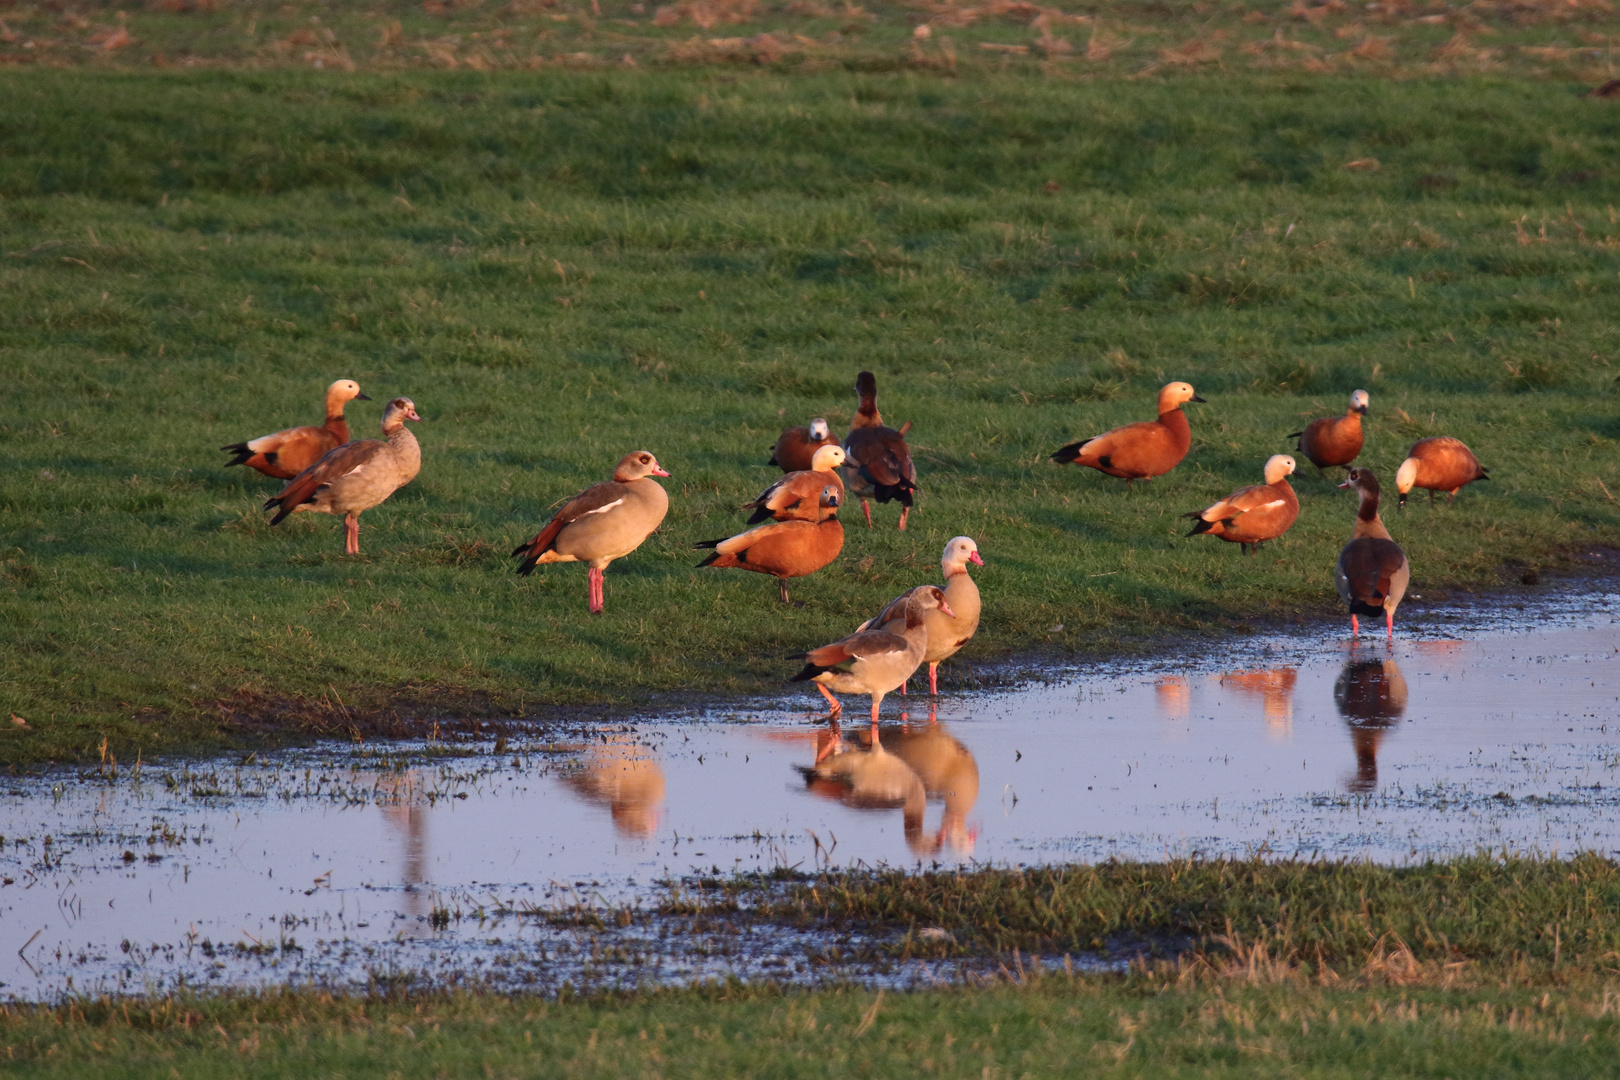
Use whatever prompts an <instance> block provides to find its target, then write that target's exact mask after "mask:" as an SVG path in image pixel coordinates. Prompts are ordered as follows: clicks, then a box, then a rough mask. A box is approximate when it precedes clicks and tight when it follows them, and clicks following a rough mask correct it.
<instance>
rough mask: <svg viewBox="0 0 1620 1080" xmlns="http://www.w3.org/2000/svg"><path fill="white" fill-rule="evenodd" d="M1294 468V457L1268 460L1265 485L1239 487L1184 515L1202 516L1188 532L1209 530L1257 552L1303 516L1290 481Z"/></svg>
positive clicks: (1195, 534) (1244, 552) (1246, 553)
mask: <svg viewBox="0 0 1620 1080" xmlns="http://www.w3.org/2000/svg"><path fill="white" fill-rule="evenodd" d="M1293 471H1294V459H1293V458H1291V457H1289V456H1288V455H1287V454H1273V455H1272V456H1271V459H1270V460H1268V461H1267V462H1266V474H1265V475H1266V482H1265V483H1264V484H1255V485H1253V486H1251V487H1246V488H1238V489H1237V490H1236V491H1234V492H1232V494H1230V495H1228V496H1227V497H1226V498H1224V499H1222V500H1221V501H1220V502H1218V503H1216V504H1215V505H1214V506H1211V507H1209V508H1207V509H1204V510H1195V511H1193V512H1192V513H1190V514H1183V515H1182V516H1183V517H1190V518H1197V519H1198V520H1197V521H1196V522H1194V523H1193V527H1192V532H1190V533H1188V534H1187V535H1188V536H1197V535H1199V534H1200V533H1208V534H1209V535H1210V536H1218V537H1220V538H1221V539H1222V540H1225V541H1228V542H1229V543H1233V544H1237V545H1239V549H1240V550H1241V551H1242V552H1243V554H1245V555H1252V554H1254V552H1255V549H1257V548H1258V547H1259V546H1260V545H1261V544H1263V543H1265V542H1266V541H1267V540H1275V539H1277V537H1279V536H1281V535H1282V534H1283V533H1285V532H1287V531H1288V530H1289V529H1291V528H1293V525H1294V522H1295V520H1296V519H1298V517H1299V496H1298V495H1296V494H1294V488H1293V485H1292V484H1290V483H1289V482H1288V476H1289V474H1290V473H1292V472H1293Z"/></svg>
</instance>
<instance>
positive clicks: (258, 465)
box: [220, 379, 371, 480]
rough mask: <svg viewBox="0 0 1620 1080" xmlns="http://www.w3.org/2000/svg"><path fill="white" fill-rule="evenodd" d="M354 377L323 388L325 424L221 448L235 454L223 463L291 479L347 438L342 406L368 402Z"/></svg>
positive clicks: (260, 437)
mask: <svg viewBox="0 0 1620 1080" xmlns="http://www.w3.org/2000/svg"><path fill="white" fill-rule="evenodd" d="M370 400H371V399H370V398H368V397H366V395H364V394H362V393H361V392H360V384H359V383H357V382H355V381H354V380H353V379H339V380H338V381H337V382H335V383H333V384H332V385H331V386H328V387H327V388H326V423H324V424H311V425H309V426H307V427H292V428H287V429H285V430H283V431H278V432H275V433H274V434H272V435H261V436H259V437H258V438H257V439H249V440H248V441H247V442H239V443H230V444H229V445H227V446H222V447H220V449H221V450H228V451H230V452H231V453H232V454H235V455H236V456H235V457H233V458H232V459H231V460H230V461H227V462H226V463H225V467H226V468H227V469H228V468H230V467H231V466H232V465H246V466H247V467H248V468H250V469H257V470H258V471H259V472H262V473H263V474H264V475H266V476H273V477H275V478H276V479H278V480H291V479H292V478H293V477H295V476H297V475H298V474H299V473H301V472H303V471H304V470H305V469H307V468H309V467H310V466H311V465H313V464H315V463H316V462H317V461H319V460H321V458H322V457H323V456H324V455H325V454H326V453H327V451H329V450H331V449H332V448H334V447H337V446H342V445H343V444H344V443H346V442H348V441H349V422H348V421H347V420H345V419H344V418H343V406H344V405H346V404H348V403H349V402H351V401H370Z"/></svg>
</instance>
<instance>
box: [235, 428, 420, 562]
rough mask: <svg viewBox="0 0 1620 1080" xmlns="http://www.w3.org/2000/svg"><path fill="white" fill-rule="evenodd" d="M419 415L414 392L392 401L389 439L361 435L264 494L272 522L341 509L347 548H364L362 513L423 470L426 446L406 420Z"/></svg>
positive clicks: (357, 551) (355, 552)
mask: <svg viewBox="0 0 1620 1080" xmlns="http://www.w3.org/2000/svg"><path fill="white" fill-rule="evenodd" d="M420 419H422V418H421V417H420V416H417V415H416V405H415V404H414V403H413V402H412V401H411V399H410V398H406V397H399V398H395V399H394V400H393V401H390V402H389V403H388V405H387V407H386V408H384V409H383V417H382V430H383V435H384V436H386V439H387V441H384V440H382V439H359V440H356V441H355V442H351V443H344V444H343V445H342V446H337V447H334V448H332V449H331V450H328V451H327V452H326V454H325V455H324V456H323V457H322V458H321V459H320V460H319V461H317V462H316V463H315V464H313V465H311V466H310V467H309V468H307V469H305V470H304V471H303V472H301V473H299V474H298V475H297V476H295V477H293V478H292V480H291V481H289V482H288V484H287V486H286V487H284V488H282V489H281V490H280V491H279V492H277V493H276V494H275V495H272V496H271V497H270V498H268V499H266V500H265V503H264V508H265V509H266V510H269V509H272V508H274V509H275V511H276V516H275V517H273V518H271V519H270V524H272V525H280V524H281V522H282V520H283V519H285V518H286V516H287V515H288V514H297V513H302V512H304V511H306V510H312V511H314V512H316V513H318V514H333V515H342V517H343V532H344V545H343V550H344V551H345V552H347V553H348V554H350V555H358V554H360V515H361V514H362V513H364V512H365V511H367V510H370V509H371V508H372V507H373V506H378V505H380V504H381V503H383V502H384V501H386V500H387V498H388V497H389V496H390V495H392V494H393V493H394V492H396V491H398V490H399V489H400V488H402V487H404V486H405V485H406V484H408V483H410V482H411V481H412V480H414V479H416V474H417V473H418V472H420V471H421V468H422V448H421V446H420V445H418V444H417V441H416V436H415V435H412V434H411V432H410V429H409V428H407V427H406V426H405V421H407V420H420Z"/></svg>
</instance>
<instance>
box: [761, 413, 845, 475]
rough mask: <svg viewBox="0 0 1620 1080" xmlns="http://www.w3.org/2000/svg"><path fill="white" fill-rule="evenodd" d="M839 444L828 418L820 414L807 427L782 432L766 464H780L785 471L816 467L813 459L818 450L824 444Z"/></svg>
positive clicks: (800, 470) (802, 470) (799, 470)
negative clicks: (812, 462) (833, 435)
mask: <svg viewBox="0 0 1620 1080" xmlns="http://www.w3.org/2000/svg"><path fill="white" fill-rule="evenodd" d="M837 445H838V440H837V439H835V438H833V437H832V428H831V427H829V426H828V425H827V418H826V417H824V416H818V417H816V418H815V419H814V420H812V421H810V423H809V425H808V426H807V427H790V428H788V429H787V430H786V431H784V432H782V436H781V438H779V439H777V440H776V446H775V447H773V448H772V449H771V460H769V461H767V462H766V463H765V464H767V465H776V466H779V467H780V468H781V470H782V471H783V472H804V471H805V470H807V469H813V468H815V466H814V465H813V464H811V460H812V459H813V458H814V457H815V453H816V451H817V450H819V449H821V448H822V447H823V446H837Z"/></svg>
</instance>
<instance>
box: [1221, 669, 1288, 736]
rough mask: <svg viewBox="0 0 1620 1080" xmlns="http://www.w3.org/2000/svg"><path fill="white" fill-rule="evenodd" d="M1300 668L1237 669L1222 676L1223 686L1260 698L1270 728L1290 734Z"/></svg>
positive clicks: (1275, 734)
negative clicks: (1295, 688)
mask: <svg viewBox="0 0 1620 1080" xmlns="http://www.w3.org/2000/svg"><path fill="white" fill-rule="evenodd" d="M1298 681H1299V670H1298V669H1297V668H1291V667H1280V668H1267V669H1265V670H1263V671H1233V672H1228V673H1227V674H1224V675H1222V676H1221V677H1220V683H1221V686H1222V688H1223V689H1229V690H1236V691H1238V692H1239V693H1243V694H1251V695H1254V696H1256V697H1258V698H1260V709H1261V711H1262V712H1263V713H1264V714H1265V718H1266V727H1267V728H1268V729H1269V730H1270V732H1271V734H1272V735H1273V736H1276V737H1279V738H1281V737H1286V736H1287V735H1288V734H1289V733H1290V732H1291V731H1293V728H1294V684H1295V683H1297V682H1298Z"/></svg>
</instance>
